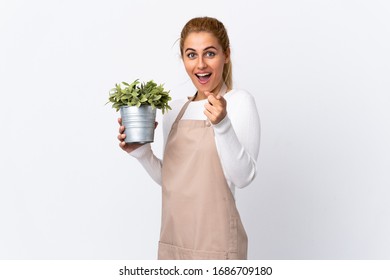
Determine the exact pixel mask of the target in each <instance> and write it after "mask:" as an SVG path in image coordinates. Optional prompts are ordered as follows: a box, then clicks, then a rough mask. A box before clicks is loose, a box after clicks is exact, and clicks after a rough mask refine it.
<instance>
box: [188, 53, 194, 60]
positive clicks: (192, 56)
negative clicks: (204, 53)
mask: <svg viewBox="0 0 390 280" xmlns="http://www.w3.org/2000/svg"><path fill="white" fill-rule="evenodd" d="M195 56H196V54H195V53H188V54H187V57H188V58H189V59H193V58H195Z"/></svg>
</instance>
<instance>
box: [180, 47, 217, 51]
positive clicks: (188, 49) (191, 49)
mask: <svg viewBox="0 0 390 280" xmlns="http://www.w3.org/2000/svg"><path fill="white" fill-rule="evenodd" d="M209 49H215V50H217V48H216V47H214V46H208V47H207V48H205V49H204V50H203V51H207V50H209ZM188 51H193V52H196V50H195V49H193V48H187V49H186V50H185V52H188Z"/></svg>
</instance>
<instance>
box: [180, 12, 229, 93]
mask: <svg viewBox="0 0 390 280" xmlns="http://www.w3.org/2000/svg"><path fill="white" fill-rule="evenodd" d="M201 31H204V32H210V33H211V34H213V35H214V36H215V37H216V38H217V40H218V42H219V44H220V45H221V47H222V50H223V52H224V53H225V54H228V52H229V48H230V42H229V36H228V34H227V31H226V28H225V26H224V25H223V23H222V22H220V21H219V20H217V19H216V18H211V17H196V18H193V19H191V20H190V21H188V22H187V23H186V25H184V27H183V29H182V31H181V35H180V54H181V56H183V48H184V41H185V39H186V38H187V36H188V34H190V33H191V32H201ZM222 79H223V81H224V82H225V84H226V87H227V88H228V90H231V89H232V88H233V78H232V62H231V59H230V57H229V60H228V62H227V63H225V65H224V66H223V72H222Z"/></svg>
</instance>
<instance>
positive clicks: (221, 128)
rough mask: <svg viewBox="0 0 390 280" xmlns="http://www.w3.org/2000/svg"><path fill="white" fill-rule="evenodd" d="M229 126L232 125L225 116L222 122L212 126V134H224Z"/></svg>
mask: <svg viewBox="0 0 390 280" xmlns="http://www.w3.org/2000/svg"><path fill="white" fill-rule="evenodd" d="M231 125H232V123H231V121H230V118H229V116H228V115H227V114H226V116H225V117H224V118H223V120H222V121H220V122H219V123H217V124H213V128H214V132H216V133H218V134H224V133H226V132H227V131H228V130H229V129H230V127H231Z"/></svg>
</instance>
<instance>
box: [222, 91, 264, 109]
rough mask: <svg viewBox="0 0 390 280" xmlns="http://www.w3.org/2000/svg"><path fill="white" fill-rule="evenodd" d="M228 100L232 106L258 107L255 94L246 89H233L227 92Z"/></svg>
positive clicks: (226, 97)
mask: <svg viewBox="0 0 390 280" xmlns="http://www.w3.org/2000/svg"><path fill="white" fill-rule="evenodd" d="M224 97H225V99H226V102H227V103H228V106H229V107H230V108H234V107H242V106H243V105H245V106H248V107H256V100H255V98H254V96H253V95H252V94H251V93H250V92H249V91H247V90H245V89H232V90H231V91H229V92H227V93H226V94H225V96H224Z"/></svg>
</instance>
